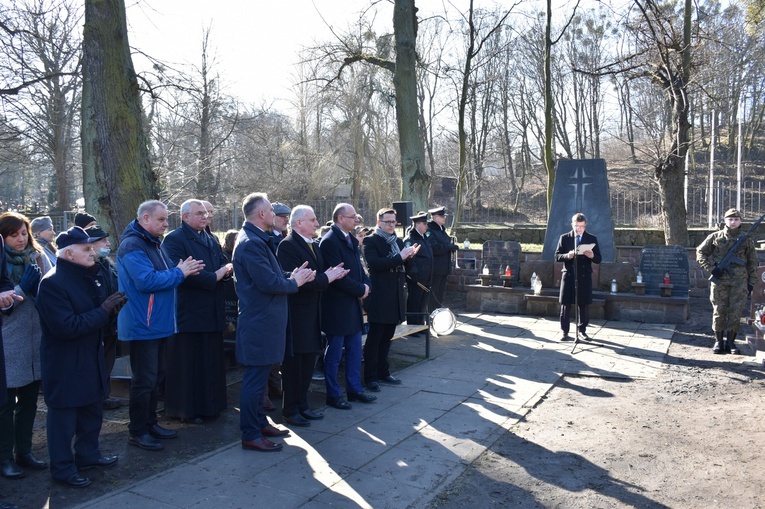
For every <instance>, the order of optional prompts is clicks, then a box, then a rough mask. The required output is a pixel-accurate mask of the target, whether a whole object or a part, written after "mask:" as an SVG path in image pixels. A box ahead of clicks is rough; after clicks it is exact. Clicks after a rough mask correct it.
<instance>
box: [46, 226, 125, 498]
mask: <svg viewBox="0 0 765 509" xmlns="http://www.w3.org/2000/svg"><path fill="white" fill-rule="evenodd" d="M95 240H96V239H94V238H91V237H88V234H87V233H85V230H83V229H82V228H80V227H79V226H74V227H72V228H70V229H69V230H67V231H65V232H64V233H61V234H59V236H58V237H56V245H57V246H58V253H57V256H58V263H57V264H56V267H54V269H53V270H51V271H49V272H48V273H47V274H46V275H45V277H43V279H42V281H41V282H40V289H39V291H38V292H37V309H38V311H39V314H40V323H41V326H42V347H41V352H40V359H41V365H42V385H43V394H44V396H45V403H46V404H47V405H48V420H47V424H46V427H47V433H48V453H49V455H50V472H51V476H52V477H53V480H54V481H56V482H58V483H61V484H64V485H65V486H70V487H73V488H82V487H85V486H88V485H89V484H90V479H88V478H87V477H83V476H82V475H80V472H81V471H83V470H87V469H90V468H95V467H108V466H111V465H114V464H115V463H117V456H102V455H101V451H100V449H99V446H98V436H99V434H100V433H101V422H102V417H103V407H102V401H103V398H104V394H105V393H106V377H107V373H106V369H105V366H104V348H103V334H104V329H105V328H106V327H108V326H109V322H110V320H111V317H112V316H115V315H116V314H117V313H118V312H119V310H120V308H121V307H122V306H123V305H124V304H125V302H126V301H127V299H126V298H125V294H124V293H121V292H115V293H113V294H111V295H107V294H106V288H105V286H104V285H101V284H100V282H99V280H98V268H97V267H96V266H95V256H96V254H95V252H94V251H93V247H92V243H93V242H94V241H95ZM72 439H74V454H72Z"/></svg>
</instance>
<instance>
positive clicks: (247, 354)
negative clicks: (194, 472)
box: [234, 193, 315, 452]
mask: <svg viewBox="0 0 765 509" xmlns="http://www.w3.org/2000/svg"><path fill="white" fill-rule="evenodd" d="M242 213H243V215H244V217H245V219H246V220H245V223H244V225H243V226H242V231H241V232H240V233H239V237H238V238H237V241H236V246H235V247H234V281H235V284H236V293H237V295H238V296H239V317H238V319H237V327H236V359H237V361H239V362H240V363H241V364H243V365H244V379H243V380H242V390H241V398H240V407H241V410H240V414H239V421H240V428H241V430H242V448H243V449H249V450H254V451H264V452H269V451H279V450H281V449H282V444H279V443H274V442H272V441H271V440H269V439H268V438H266V437H282V436H286V435H288V434H289V432H288V431H286V430H280V429H278V428H276V427H275V426H273V425H272V424H269V422H268V420H267V419H266V413H265V410H264V409H263V391H264V390H265V389H266V384H267V383H268V374H269V372H270V371H271V366H272V365H273V364H276V363H277V362H281V361H282V360H283V359H284V352H285V349H286V348H287V345H286V338H287V319H288V315H287V309H288V308H287V306H288V304H287V296H288V295H289V294H293V293H297V291H298V288H299V287H300V286H301V285H302V284H304V283H307V282H309V281H313V279H314V277H315V272H314V271H312V270H311V269H308V268H306V267H299V268H297V269H295V270H294V271H292V273H291V274H290V276H289V277H285V274H284V272H283V271H282V268H281V266H280V265H279V261H278V260H277V259H276V255H275V254H274V250H273V238H272V236H271V235H270V234H269V233H268V230H269V229H270V228H271V227H272V226H273V223H274V209H273V207H272V206H271V202H270V201H269V200H268V196H266V195H265V194H263V193H252V194H250V195H248V196H247V197H245V199H244V201H243V203H242Z"/></svg>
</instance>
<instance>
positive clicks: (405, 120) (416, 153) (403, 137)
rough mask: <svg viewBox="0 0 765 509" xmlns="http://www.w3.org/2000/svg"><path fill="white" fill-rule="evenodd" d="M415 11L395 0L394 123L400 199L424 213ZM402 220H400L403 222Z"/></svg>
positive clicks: (404, 0) (410, 1) (426, 187)
mask: <svg viewBox="0 0 765 509" xmlns="http://www.w3.org/2000/svg"><path fill="white" fill-rule="evenodd" d="M416 13H417V8H416V7H415V5H414V0H396V1H395V5H394V9H393V27H394V32H395V38H396V68H395V72H394V75H393V86H394V87H395V91H396V122H397V125H398V143H399V149H400V151H401V182H402V187H403V189H402V193H401V197H402V199H403V200H404V201H411V202H412V205H413V210H427V207H428V195H429V194H430V182H431V178H430V175H429V174H428V172H427V169H426V167H425V150H424V149H423V146H422V140H421V139H420V129H419V126H418V124H417V113H418V108H417V74H416V72H415V64H416V62H417V54H416V46H415V43H416V39H417V15H416ZM403 219H405V218H402V220H403Z"/></svg>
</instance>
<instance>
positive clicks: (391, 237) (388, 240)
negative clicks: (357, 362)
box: [364, 209, 420, 392]
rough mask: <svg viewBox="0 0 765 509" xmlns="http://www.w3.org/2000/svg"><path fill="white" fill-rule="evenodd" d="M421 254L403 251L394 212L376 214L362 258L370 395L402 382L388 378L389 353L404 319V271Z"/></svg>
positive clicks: (412, 249) (414, 250)
mask: <svg viewBox="0 0 765 509" xmlns="http://www.w3.org/2000/svg"><path fill="white" fill-rule="evenodd" d="M419 250H420V245H419V244H414V245H412V246H409V247H404V243H403V242H402V241H401V239H399V238H398V237H397V236H396V211H395V210H393V209H381V210H379V211H378V212H377V228H375V231H374V234H373V235H370V236H369V237H367V238H366V240H364V258H365V259H366V261H367V267H369V278H370V279H371V280H372V288H374V289H375V291H374V292H372V293H371V294H370V295H369V302H368V303H367V320H368V321H369V333H368V334H367V342H366V344H364V383H365V384H366V386H367V389H369V390H370V391H372V392H378V391H379V390H380V382H382V383H386V384H392V385H398V384H400V383H401V380H399V379H398V378H396V377H394V376H393V375H391V374H390V366H389V364H388V351H389V350H390V342H391V338H392V337H393V334H394V333H395V332H396V325H398V324H399V323H401V322H403V321H404V320H405V318H406V314H405V309H406V296H405V295H406V293H405V284H406V276H405V271H406V269H405V267H404V264H406V263H407V262H408V261H409V260H410V259H411V258H412V257H413V256H415V255H416V254H417V252H418V251H419Z"/></svg>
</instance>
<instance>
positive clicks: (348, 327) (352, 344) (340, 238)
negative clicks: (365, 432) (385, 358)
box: [319, 203, 377, 410]
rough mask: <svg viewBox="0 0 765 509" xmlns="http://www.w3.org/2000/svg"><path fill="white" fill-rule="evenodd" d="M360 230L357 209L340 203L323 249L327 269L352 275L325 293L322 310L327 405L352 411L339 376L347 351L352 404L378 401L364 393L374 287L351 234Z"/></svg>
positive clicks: (325, 238)
mask: <svg viewBox="0 0 765 509" xmlns="http://www.w3.org/2000/svg"><path fill="white" fill-rule="evenodd" d="M355 228H356V209H354V208H353V205H351V204H349V203H340V204H338V205H337V206H336V207H335V210H334V212H333V213H332V226H331V227H330V229H329V231H328V232H327V233H326V234H325V235H324V236H323V237H322V239H321V243H320V244H319V248H320V249H321V255H322V257H323V258H324V265H325V266H326V267H337V266H339V265H340V264H342V266H343V267H345V268H346V269H348V270H349V272H348V275H346V276H345V277H344V278H342V279H340V280H339V281H337V282H336V283H335V284H332V285H330V286H329V288H327V290H326V291H325V292H324V296H323V302H322V307H321V328H322V331H324V333H325V334H326V335H327V349H326V351H325V352H324V381H325V383H326V385H327V405H329V406H331V407H333V408H337V409H339V410H349V409H350V408H351V405H350V403H348V401H346V400H345V399H343V397H342V392H341V390H340V383H339V382H338V380H337V373H338V369H339V366H340V359H341V358H342V355H343V348H345V388H346V391H347V393H348V400H350V401H360V402H362V403H371V402H373V401H375V400H376V399H377V397H375V396H373V395H371V394H367V393H366V392H364V387H363V386H362V385H361V331H362V329H363V328H364V313H363V310H362V300H363V299H365V298H367V296H368V295H369V292H370V288H371V285H372V283H371V282H370V281H369V278H368V277H367V275H366V274H365V273H364V269H363V268H362V266H361V258H360V255H359V241H358V240H356V238H355V237H354V236H353V235H352V234H351V232H352V231H354V230H355Z"/></svg>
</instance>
